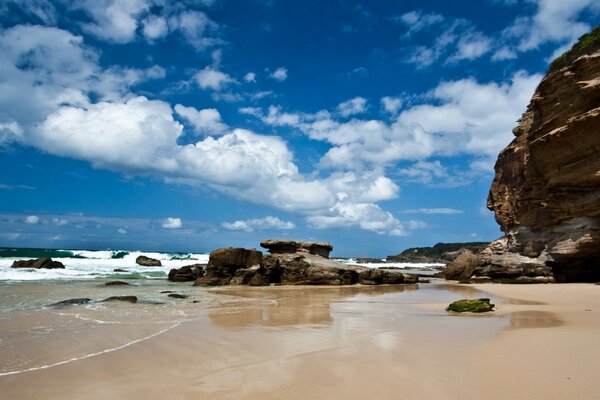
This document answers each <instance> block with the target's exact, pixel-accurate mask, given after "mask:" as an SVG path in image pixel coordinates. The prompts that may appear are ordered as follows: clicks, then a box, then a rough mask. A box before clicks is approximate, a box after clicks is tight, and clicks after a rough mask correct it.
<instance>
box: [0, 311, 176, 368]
mask: <svg viewBox="0 0 600 400" xmlns="http://www.w3.org/2000/svg"><path fill="white" fill-rule="evenodd" d="M179 325H181V322H178V323H176V324H175V325H172V326H169V327H168V328H165V329H163V330H161V331H158V332H156V333H153V334H152V335H149V336H145V337H143V338H140V339H136V340H133V341H131V342H129V343H125V344H124V345H122V346H118V347H112V348H110V349H105V350H102V351H99V352H97V353H91V354H86V355H85V356H81V357H74V358H70V359H68V360H64V361H59V362H57V363H54V364H50V365H42V366H40V367H33V368H28V369H23V370H19V371H9V372H0V376H6V375H16V374H22V373H24V372H32V371H37V370H40V369H48V368H52V367H57V366H59V365H63V364H68V363H70V362H73V361H79V360H84V359H86V358H91V357H95V356H99V355H102V354H106V353H111V352H113V351H117V350H121V349H124V348H126V347H129V346H131V345H133V344H136V343H140V342H143V341H145V340H148V339H152V338H153V337H156V336H158V335H162V334H163V333H165V332H168V331H170V330H171V329H173V328H177V327H178V326H179Z"/></svg>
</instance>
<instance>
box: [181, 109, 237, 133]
mask: <svg viewBox="0 0 600 400" xmlns="http://www.w3.org/2000/svg"><path fill="white" fill-rule="evenodd" d="M175 111H176V112H177V114H179V115H181V116H182V117H183V118H185V119H186V120H187V121H189V122H190V123H191V124H192V125H193V127H194V130H195V131H196V132H197V133H199V134H214V135H219V134H221V133H223V132H224V131H225V130H226V129H227V125H225V124H224V123H223V120H222V119H221V114H220V113H219V111H218V110H217V109H216V108H206V109H204V110H196V109H195V108H194V107H185V106H182V105H181V104H177V105H176V106H175Z"/></svg>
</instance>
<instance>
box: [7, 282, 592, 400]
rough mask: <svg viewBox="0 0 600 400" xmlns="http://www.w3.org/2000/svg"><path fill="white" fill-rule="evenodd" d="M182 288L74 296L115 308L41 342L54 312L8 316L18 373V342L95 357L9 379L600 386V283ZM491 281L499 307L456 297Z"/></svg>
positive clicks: (195, 395) (98, 388) (572, 393)
mask: <svg viewBox="0 0 600 400" xmlns="http://www.w3.org/2000/svg"><path fill="white" fill-rule="evenodd" d="M34 287H35V285H34ZM178 288H185V291H186V292H185V293H189V294H191V295H192V296H193V297H190V298H189V299H186V300H182V301H180V302H179V303H175V302H173V303H169V304H166V305H161V306H158V307H159V308H154V309H153V308H152V306H154V307H156V305H153V304H143V303H142V304H131V305H130V304H127V305H124V304H114V305H110V306H105V305H102V306H101V307H91V308H76V307H72V308H70V309H68V310H62V311H61V312H62V313H63V314H67V317H66V318H76V319H77V320H78V321H81V318H84V320H83V321H85V318H89V317H90V315H91V316H93V317H94V318H96V319H99V320H101V318H105V319H106V321H104V323H100V324H92V325H90V324H88V325H86V324H85V323H84V324H83V325H81V326H79V328H78V329H76V330H70V329H66V328H64V329H62V330H60V332H61V333H62V335H63V337H62V338H61V339H60V340H59V341H58V342H59V344H57V345H55V346H50V345H49V344H48V342H50V341H48V340H46V341H45V343H46V344H45V345H44V344H43V342H42V344H41V345H39V344H38V345H36V346H37V347H35V346H33V347H34V348H35V351H32V350H31V346H28V345H27V343H28V341H29V342H31V343H33V342H35V341H39V337H40V335H41V336H43V335H42V334H40V333H39V332H37V331H36V330H35V329H33V328H36V327H37V325H36V323H34V322H33V321H35V318H40V317H39V315H40V314H37V315H36V314H32V315H28V314H27V312H23V313H24V314H23V315H21V316H18V315H17V316H16V317H14V318H12V321H7V320H2V319H0V338H1V339H2V341H1V342H0V355H1V356H2V357H1V358H0V368H1V371H3V372H4V373H6V372H10V371H16V370H17V369H19V368H18V365H16V364H14V365H6V363H7V361H5V360H7V358H6V357H4V356H5V354H8V353H12V354H24V358H25V359H29V361H28V362H27V363H26V364H23V365H22V367H23V368H21V369H26V368H39V367H40V366H42V365H48V363H49V361H52V362H60V360H68V359H70V358H81V359H79V360H76V361H71V362H65V363H62V364H59V365H56V366H53V367H50V368H44V369H37V370H31V371H28V372H22V373H16V374H9V375H3V376H0V392H1V393H3V396H6V397H7V398H19V399H34V398H36V399H37V398H44V399H59V398H60V399H81V398H86V399H109V398H110V399H133V400H135V399H162V398H169V399H204V398H206V399H282V398H285V399H309V398H328V399H365V398H373V399H398V398H411V399H507V398H512V399H538V398H539V399H594V398H598V397H600V382H599V381H600V380H598V379H597V377H598V376H600V364H599V362H600V361H599V360H600V346H599V345H598V343H597V342H598V337H599V335H598V334H599V333H600V318H598V317H597V315H598V314H597V313H598V312H600V286H594V285H541V286H503V285H480V286H471V285H449V284H445V283H436V284H421V285H419V286H417V285H408V286H396V287H391V286H390V287H343V288H324V287H268V288H233V287H231V288H225V289H211V290H205V289H199V288H191V287H187V286H178ZM159 289H162V288H158V287H157V288H155V289H154V291H153V293H158V291H159ZM111 290H116V289H111ZM119 290H123V289H119ZM139 290H142V289H139ZM81 291H82V292H86V291H89V288H81ZM482 291H484V292H487V293H489V294H490V295H489V297H491V298H492V301H493V302H495V303H496V304H497V305H498V311H497V312H496V313H493V314H492V315H480V316H464V315H458V316H455V315H448V314H447V313H446V312H445V311H444V307H445V306H446V305H447V304H448V303H449V302H450V301H452V300H455V299H458V298H463V297H481V296H484V295H486V293H484V292H482ZM178 292H181V290H180V289H178ZM141 294H142V293H140V297H142V296H141ZM102 295H104V292H102ZM163 296H164V295H163ZM73 297H76V296H73ZM193 300H196V301H198V303H192V301H193ZM588 309H591V310H592V311H585V310H588ZM140 311H141V312H140ZM43 312H44V313H45V318H46V319H47V321H45V322H44V323H43V324H42V325H46V326H52V324H53V323H54V322H53V321H55V320H56V318H57V315H59V314H56V312H57V311H56V310H48V309H46V310H44V311H43ZM75 313H76V314H78V317H73V315H74V314H75ZM34 317H35V318H34ZM63 317H64V316H63ZM100 317H101V318H100ZM111 318H112V319H111ZM43 320H44V319H42V321H43ZM88 322H89V321H88ZM106 322H113V323H112V324H106ZM14 323H16V324H17V328H13V329H12V330H11V329H10V326H13V324H14ZM61 324H62V325H64V324H65V321H62V322H61ZM96 325H98V326H101V327H102V328H96V327H95V326H96ZM104 325H110V326H109V327H104ZM93 326H94V327H93ZM136 327H139V329H137V328H136ZM24 328H26V329H25V330H23V329H24ZM7 332H11V333H10V334H7ZM18 332H21V333H22V337H19V336H18ZM31 332H35V333H36V334H37V336H35V335H33V336H32V334H31ZM48 334H49V335H50V333H48ZM52 337H54V338H56V337H57V335H56V333H54V334H53V336H52ZM17 339H18V340H17ZM69 339H70V340H71V341H70V340H69ZM32 341H33V342H32ZM36 343H38V342H36ZM69 343H74V345H73V346H70V345H69ZM7 347H8V348H11V350H10V351H9V350H7ZM61 348H62V349H63V350H62V353H61V351H60V349H61ZM49 349H52V351H50V350H49ZM103 349H104V350H103ZM107 349H108V350H109V351H105V350H107ZM102 351H105V352H102ZM5 352H8V353H5ZM98 352H100V354H98V355H93V356H89V357H85V354H93V353H98ZM35 354H39V356H38V357H37V358H36V359H35V360H31V358H33V357H32V355H35ZM61 355H62V358H61ZM82 357H84V358H82Z"/></svg>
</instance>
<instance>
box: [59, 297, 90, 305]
mask: <svg viewBox="0 0 600 400" xmlns="http://www.w3.org/2000/svg"><path fill="white" fill-rule="evenodd" d="M91 301H92V299H88V298H87V297H83V298H77V299H68V300H63V301H59V302H58V303H54V304H50V306H51V307H62V306H70V305H79V304H87V303H89V302H91Z"/></svg>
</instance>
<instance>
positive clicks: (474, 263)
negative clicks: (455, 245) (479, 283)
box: [443, 250, 481, 280]
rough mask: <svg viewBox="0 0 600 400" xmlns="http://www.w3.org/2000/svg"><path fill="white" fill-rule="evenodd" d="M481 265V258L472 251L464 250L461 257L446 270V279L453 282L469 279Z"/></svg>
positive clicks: (444, 272)
mask: <svg viewBox="0 0 600 400" xmlns="http://www.w3.org/2000/svg"><path fill="white" fill-rule="evenodd" d="M480 265H481V257H480V256H478V255H476V254H473V252H472V251H470V250H462V251H461V253H460V255H459V256H458V257H456V259H455V260H454V261H452V262H450V263H449V264H448V265H447V266H446V269H444V271H443V274H444V278H446V279H453V280H466V279H469V278H470V277H471V275H473V273H474V272H475V269H477V267H479V266H480Z"/></svg>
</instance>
